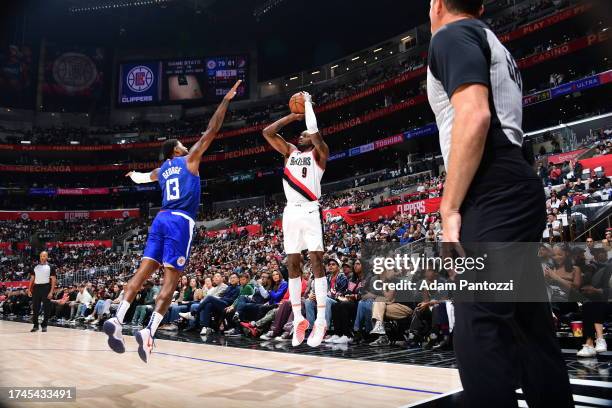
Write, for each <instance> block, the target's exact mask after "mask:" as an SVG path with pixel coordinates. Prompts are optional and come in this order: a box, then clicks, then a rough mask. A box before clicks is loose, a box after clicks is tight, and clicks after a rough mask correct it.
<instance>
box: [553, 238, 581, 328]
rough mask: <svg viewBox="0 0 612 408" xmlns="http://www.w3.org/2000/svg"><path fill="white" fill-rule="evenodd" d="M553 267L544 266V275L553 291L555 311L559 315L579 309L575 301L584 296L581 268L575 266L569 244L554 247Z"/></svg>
mask: <svg viewBox="0 0 612 408" xmlns="http://www.w3.org/2000/svg"><path fill="white" fill-rule="evenodd" d="M552 261H553V265H552V267H550V266H548V265H545V266H544V276H545V278H546V281H547V283H548V285H549V290H550V291H551V295H550V297H551V302H552V306H553V311H554V312H555V314H556V315H557V316H562V315H566V314H567V313H570V312H575V311H576V310H577V307H576V304H575V302H576V301H577V300H579V299H581V298H582V296H580V293H579V290H580V287H581V286H582V273H581V271H580V268H578V267H577V266H574V264H573V263H572V257H571V254H570V249H569V246H566V245H562V244H557V245H555V246H554V247H553V252H552Z"/></svg>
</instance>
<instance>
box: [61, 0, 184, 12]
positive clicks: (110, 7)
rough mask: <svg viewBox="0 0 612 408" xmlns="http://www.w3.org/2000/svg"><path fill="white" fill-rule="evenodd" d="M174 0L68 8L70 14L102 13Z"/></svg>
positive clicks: (121, 2) (95, 4)
mask: <svg viewBox="0 0 612 408" xmlns="http://www.w3.org/2000/svg"><path fill="white" fill-rule="evenodd" d="M173 1H174V0H132V1H128V0H126V1H107V2H103V3H101V2H99V3H90V4H89V5H87V6H81V7H70V12H72V13H82V12H88V11H102V10H113V9H115V10H117V9H122V8H129V7H143V6H155V5H165V4H166V3H170V2H173Z"/></svg>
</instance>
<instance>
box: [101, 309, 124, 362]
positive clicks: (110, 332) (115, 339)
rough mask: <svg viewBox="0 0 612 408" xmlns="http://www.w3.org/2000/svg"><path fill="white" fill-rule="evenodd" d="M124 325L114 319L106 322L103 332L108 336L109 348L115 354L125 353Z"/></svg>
mask: <svg viewBox="0 0 612 408" xmlns="http://www.w3.org/2000/svg"><path fill="white" fill-rule="evenodd" d="M122 329H123V327H122V325H121V323H119V319H117V318H116V317H113V318H112V319H108V320H107V321H105V322H104V325H103V326H102V330H103V331H104V333H105V334H106V335H107V336H108V346H109V347H110V348H111V349H112V350H113V351H114V352H115V353H125V341H124V340H123V334H122Z"/></svg>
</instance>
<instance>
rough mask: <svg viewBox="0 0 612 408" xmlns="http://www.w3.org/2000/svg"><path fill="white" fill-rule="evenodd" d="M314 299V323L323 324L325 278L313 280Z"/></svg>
mask: <svg viewBox="0 0 612 408" xmlns="http://www.w3.org/2000/svg"><path fill="white" fill-rule="evenodd" d="M314 290H315V297H316V298H317V319H316V320H315V322H316V323H325V305H326V303H327V278H326V277H322V278H315V280H314Z"/></svg>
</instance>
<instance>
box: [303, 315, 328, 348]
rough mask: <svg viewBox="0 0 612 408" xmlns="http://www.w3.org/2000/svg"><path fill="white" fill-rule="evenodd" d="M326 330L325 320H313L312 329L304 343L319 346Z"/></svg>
mask: <svg viewBox="0 0 612 408" xmlns="http://www.w3.org/2000/svg"><path fill="white" fill-rule="evenodd" d="M326 331H327V324H326V323H325V322H323V323H318V322H317V321H315V323H314V325H313V328H312V331H311V332H310V336H308V340H307V341H306V343H307V344H308V345H309V346H310V347H319V346H320V345H321V342H322V341H323V338H324V337H325V332H326Z"/></svg>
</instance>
